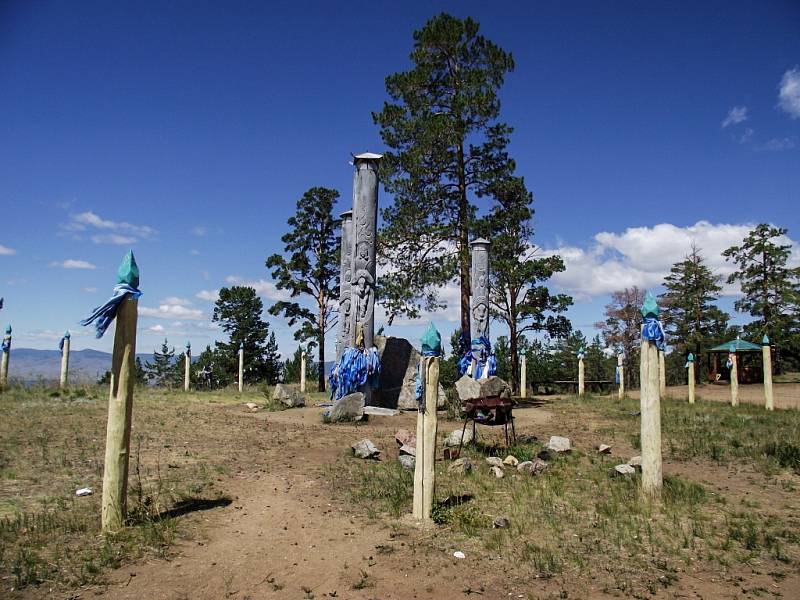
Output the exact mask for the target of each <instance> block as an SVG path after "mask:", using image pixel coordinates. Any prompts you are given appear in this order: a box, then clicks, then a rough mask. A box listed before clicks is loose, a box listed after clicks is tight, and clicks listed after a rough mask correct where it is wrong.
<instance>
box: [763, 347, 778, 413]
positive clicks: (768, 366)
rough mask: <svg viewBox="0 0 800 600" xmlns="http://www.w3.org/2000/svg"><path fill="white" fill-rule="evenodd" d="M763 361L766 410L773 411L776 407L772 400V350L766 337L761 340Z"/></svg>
mask: <svg viewBox="0 0 800 600" xmlns="http://www.w3.org/2000/svg"><path fill="white" fill-rule="evenodd" d="M761 360H762V361H763V363H764V408H766V409H767V410H773V409H774V408H775V406H774V403H773V398H772V350H771V349H770V347H769V338H768V337H767V336H766V335H765V336H764V339H763V340H761Z"/></svg>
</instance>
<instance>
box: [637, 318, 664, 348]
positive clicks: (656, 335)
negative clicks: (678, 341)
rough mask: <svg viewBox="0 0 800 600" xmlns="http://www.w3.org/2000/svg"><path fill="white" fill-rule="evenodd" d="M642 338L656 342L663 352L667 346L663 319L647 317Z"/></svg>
mask: <svg viewBox="0 0 800 600" xmlns="http://www.w3.org/2000/svg"><path fill="white" fill-rule="evenodd" d="M642 338H643V339H645V340H648V341H651V342H655V344H656V348H658V349H659V350H661V351H662V352H663V351H664V350H665V349H666V347H667V343H666V340H665V338H664V327H663V326H662V325H661V321H659V320H658V319H656V318H655V317H645V319H644V327H643V328H642Z"/></svg>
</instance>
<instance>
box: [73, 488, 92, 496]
mask: <svg viewBox="0 0 800 600" xmlns="http://www.w3.org/2000/svg"><path fill="white" fill-rule="evenodd" d="M93 493H94V492H93V491H92V488H80V489H78V490H75V495H76V496H91V495H92V494H93Z"/></svg>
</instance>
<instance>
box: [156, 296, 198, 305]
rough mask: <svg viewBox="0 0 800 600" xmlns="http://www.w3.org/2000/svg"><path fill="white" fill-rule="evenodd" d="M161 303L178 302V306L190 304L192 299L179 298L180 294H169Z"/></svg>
mask: <svg viewBox="0 0 800 600" xmlns="http://www.w3.org/2000/svg"><path fill="white" fill-rule="evenodd" d="M161 304H177V305H178V306H189V305H190V304H191V301H190V300H187V299H186V298H179V297H178V296H167V297H166V298H164V299H163V300H162V301H161Z"/></svg>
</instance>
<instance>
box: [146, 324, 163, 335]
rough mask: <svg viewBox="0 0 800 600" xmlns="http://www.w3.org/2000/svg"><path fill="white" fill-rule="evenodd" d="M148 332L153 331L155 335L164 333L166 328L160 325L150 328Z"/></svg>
mask: <svg viewBox="0 0 800 600" xmlns="http://www.w3.org/2000/svg"><path fill="white" fill-rule="evenodd" d="M147 331H152V332H153V333H164V326H163V325H161V324H160V323H157V324H156V325H153V326H152V327H148V328H147Z"/></svg>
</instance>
